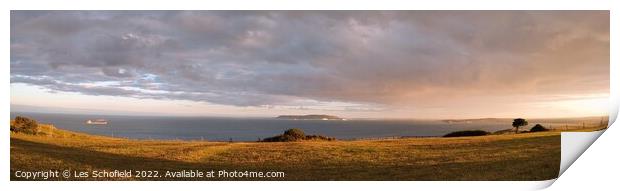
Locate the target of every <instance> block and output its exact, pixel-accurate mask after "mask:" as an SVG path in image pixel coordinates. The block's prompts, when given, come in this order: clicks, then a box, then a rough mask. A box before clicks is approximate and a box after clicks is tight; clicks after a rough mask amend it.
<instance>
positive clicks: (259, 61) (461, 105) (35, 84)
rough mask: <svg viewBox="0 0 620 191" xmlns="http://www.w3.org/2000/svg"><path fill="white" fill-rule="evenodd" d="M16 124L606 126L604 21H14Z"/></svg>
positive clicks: (387, 14) (140, 17)
mask: <svg viewBox="0 0 620 191" xmlns="http://www.w3.org/2000/svg"><path fill="white" fill-rule="evenodd" d="M10 31H11V37H10V38H11V39H10V40H11V45H10V50H11V56H10V57H11V58H10V69H11V71H10V78H11V84H10V91H11V111H32V112H36V111H47V112H75V113H83V112H85V111H88V112H91V113H105V114H145V115H191V116H236V117H250V116H251V117H270V116H277V115H285V114H300V115H301V114H330V115H338V116H341V117H348V118H416V119H420V118H433V119H435V118H437V119H440V118H441V119H445V118H482V117H535V118H545V117H579V116H599V115H607V112H608V103H609V99H608V97H609V62H610V61H609V56H610V51H609V11H11V27H10Z"/></svg>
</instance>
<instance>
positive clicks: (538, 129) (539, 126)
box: [530, 124, 549, 132]
mask: <svg viewBox="0 0 620 191" xmlns="http://www.w3.org/2000/svg"><path fill="white" fill-rule="evenodd" d="M541 131H549V129H547V128H545V127H544V126H542V125H540V124H536V125H534V127H532V129H530V132H541Z"/></svg>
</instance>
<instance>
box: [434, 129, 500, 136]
mask: <svg viewBox="0 0 620 191" xmlns="http://www.w3.org/2000/svg"><path fill="white" fill-rule="evenodd" d="M488 134H489V132H486V131H482V130H468V131H455V132H452V133H448V134H446V135H444V136H443V137H470V136H483V135H488Z"/></svg>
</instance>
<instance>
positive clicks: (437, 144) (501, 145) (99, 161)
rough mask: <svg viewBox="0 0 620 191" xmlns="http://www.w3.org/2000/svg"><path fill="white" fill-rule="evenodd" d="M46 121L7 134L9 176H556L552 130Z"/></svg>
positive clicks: (557, 138) (557, 151) (557, 156)
mask: <svg viewBox="0 0 620 191" xmlns="http://www.w3.org/2000/svg"><path fill="white" fill-rule="evenodd" d="M46 128H47V130H46V132H47V133H46V135H26V134H20V133H11V141H10V145H11V155H10V157H11V161H10V163H11V164H10V166H11V180H24V179H22V178H17V177H15V176H16V175H15V172H16V171H39V170H59V171H62V170H71V171H74V170H79V171H92V170H109V171H112V170H158V171H160V172H159V175H160V176H162V175H163V173H164V172H165V171H180V170H204V171H208V170H215V172H216V173H217V171H218V170H228V171H234V170H237V171H244V170H248V171H282V172H284V173H285V177H284V178H224V179H226V180H547V179H553V178H556V177H557V176H558V172H559V166H560V132H558V131H551V132H541V133H524V134H517V135H514V134H508V135H489V136H480V137H465V138H410V139H395V140H360V141H316V142H286V143H252V142H239V143H227V142H207V141H152V140H128V139H118V138H111V137H101V136H94V135H86V134H81V133H74V132H69V131H63V130H58V129H55V128H53V127H51V126H49V127H46ZM162 171H163V172H162ZM134 179H136V178H129V179H126V178H111V180H134ZM221 179H222V178H211V179H205V178H202V179H199V180H221ZM51 180H107V179H102V178H92V177H91V178H70V179H64V178H52V179H51ZM142 180H188V179H178V178H165V177H162V178H155V179H153V178H148V179H142ZM194 180H195V179H194Z"/></svg>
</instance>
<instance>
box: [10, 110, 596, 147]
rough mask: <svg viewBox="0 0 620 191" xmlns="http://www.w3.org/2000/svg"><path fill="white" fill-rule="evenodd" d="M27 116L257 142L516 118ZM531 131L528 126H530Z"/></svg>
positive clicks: (116, 133) (168, 136) (575, 123)
mask: <svg viewBox="0 0 620 191" xmlns="http://www.w3.org/2000/svg"><path fill="white" fill-rule="evenodd" d="M15 116H24V117H29V118H32V119H35V120H37V121H38V122H39V123H45V124H53V125H54V126H55V127H56V128H59V129H65V130H70V131H75V132H83V133H89V134H95V135H103V136H110V137H122V138H129V139H158V140H210V141H257V140H260V139H264V138H267V137H272V136H275V135H278V134H282V133H283V132H284V131H285V130H287V129H291V128H299V129H302V130H303V131H304V132H305V133H306V134H308V135H310V134H315V135H323V136H328V137H335V138H337V139H344V140H355V139H376V138H400V137H433V136H442V135H445V134H447V133H450V132H453V131H461V130H484V131H488V132H494V131H499V130H505V129H510V128H512V126H511V124H512V120H511V119H477V120H453V121H447V120H404V119H398V120H395V119H347V120H327V121H323V120H286V119H275V117H273V118H267V117H266V118H256V117H250V118H234V117H176V116H175V117H162V116H120V115H81V114H55V113H34V112H31V113H30V112H11V119H13V118H14V117H15ZM89 119H91V120H92V119H105V120H107V121H108V124H107V125H88V124H86V123H85V121H86V120H89ZM603 120H605V122H607V121H606V120H607V119H606V118H605V119H603V118H602V117H589V118H560V119H533V120H532V119H530V120H529V122H530V126H533V125H534V124H536V123H540V124H542V125H543V126H545V127H551V128H569V127H571V128H574V127H580V126H593V125H598V124H599V123H602V121H603ZM526 128H527V127H526Z"/></svg>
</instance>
